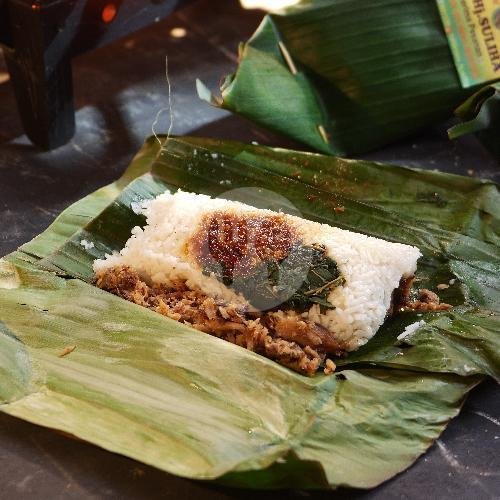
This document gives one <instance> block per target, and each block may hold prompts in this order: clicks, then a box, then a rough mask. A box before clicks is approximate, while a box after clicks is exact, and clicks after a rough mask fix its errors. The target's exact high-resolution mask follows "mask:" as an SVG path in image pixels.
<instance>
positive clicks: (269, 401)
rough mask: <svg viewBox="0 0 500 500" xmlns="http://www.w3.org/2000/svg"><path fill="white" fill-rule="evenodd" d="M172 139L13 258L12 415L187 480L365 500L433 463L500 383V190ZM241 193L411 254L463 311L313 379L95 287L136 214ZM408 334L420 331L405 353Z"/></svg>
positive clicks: (428, 320) (8, 395) (381, 337)
mask: <svg viewBox="0 0 500 500" xmlns="http://www.w3.org/2000/svg"><path fill="white" fill-rule="evenodd" d="M162 141H163V144H162V147H160V145H159V144H158V142H157V141H156V140H154V139H150V140H148V141H147V142H146V144H145V145H144V147H143V149H142V150H141V151H140V152H139V154H138V155H137V157H136V158H135V159H134V161H133V162H132V165H131V166H130V167H129V169H128V170H127V172H126V173H125V175H124V176H123V177H122V178H121V179H120V180H119V181H117V182H115V183H114V184H112V185H110V186H107V187H105V188H103V189H101V190H99V191H97V192H95V193H93V194H91V195H89V196H87V197H86V198H84V199H82V200H81V201H79V202H77V203H75V204H74V205H72V206H71V207H69V208H68V209H67V210H65V211H64V212H63V213H62V214H61V215H60V216H59V217H58V218H57V219H56V221H55V222H54V223H53V224H52V225H51V226H50V227H49V228H48V229H47V230H46V231H45V232H44V233H42V234H41V235H40V236H38V237H37V238H35V239H34V240H33V241H31V242H29V243H27V244H25V245H23V246H22V247H21V248H20V249H19V250H18V251H16V252H14V253H12V254H10V255H8V256H6V257H5V258H4V259H2V260H0V410H2V411H4V412H6V413H8V414H10V415H14V416H16V417H19V418H22V419H25V420H28V421H30V422H34V423H36V424H40V425H44V426H47V427H52V428H56V429H60V430H63V431H65V432H68V433H71V434H73V435H75V436H77V437H79V438H81V439H84V440H87V441H89V442H92V443H94V444H96V445H98V446H101V447H103V448H105V449H107V450H111V451H114V452H117V453H121V454H123V455H126V456H129V457H132V458H134V459H136V460H140V461H142V462H144V463H147V464H150V465H153V466H156V467H158V468H160V469H163V470H165V471H168V472H170V473H173V474H177V475H180V476H184V477H188V478H196V479H205V480H213V479H217V480H218V481H219V482H221V483H224V484H228V485H233V486H239V487H251V488H281V487H286V488H292V487H296V488H328V487H336V486H339V485H343V486H351V487H359V488H370V487H373V486H376V485H378V484H380V483H381V482H383V481H385V480H387V479H388V478H390V477H392V476H394V475H395V474H397V473H398V472H400V471H402V470H404V469H405V468H407V467H408V466H410V465H411V464H412V463H413V462H414V461H415V460H416V458H417V457H418V456H419V455H421V454H422V453H424V452H425V450H426V449H427V448H428V447H429V446H430V445H431V444H432V442H433V441H434V440H435V439H436V438H437V437H438V436H439V435H440V433H441V432H442V431H443V429H444V428H445V426H446V425H447V423H448V422H449V420H450V419H451V418H453V417H454V416H456V415H457V414H458V412H459V410H460V407H461V405H462V403H463V401H464V398H465V397H466V394H467V392H468V391H469V390H470V389H471V388H472V387H473V386H475V385H476V384H477V383H479V382H480V381H481V380H482V379H483V378H484V377H485V376H491V377H494V378H496V379H497V380H498V379H500V334H499V331H500V328H499V327H500V318H499V304H500V284H499V278H498V277H499V275H500V249H499V242H500V240H499V230H500V224H499V221H500V213H499V210H500V203H499V193H498V186H497V185H495V184H494V183H492V182H488V181H482V180H479V179H470V178H463V177H459V176H454V175H448V174H442V173H438V172H426V171H420V170H415V169H408V168H402V167H396V166H390V165H380V164H374V163H370V162H364V161H354V160H343V159H339V158H334V157H325V156H321V155H315V154H306V153H299V152H295V151H287V150H278V149H270V148H266V147H261V146H251V145H244V144H239V143H233V142H224V141H217V140H209V139H199V138H171V139H168V140H166V139H165V138H163V139H162ZM320 179H321V180H320ZM239 187H258V188H261V189H267V190H270V191H273V192H275V193H278V194H281V195H283V196H285V197H286V198H287V199H288V200H289V201H290V202H292V204H293V205H295V207H297V208H298V209H299V210H300V211H301V213H302V214H303V216H304V217H306V218H308V219H312V220H317V221H321V222H326V223H329V224H332V225H336V226H339V227H342V228H346V229H349V230H353V231H358V232H363V233H366V234H369V235H373V236H378V237H382V238H385V239H388V240H391V241H398V242H402V243H408V244H413V245H417V246H418V247H419V248H420V249H421V251H422V253H423V254H424V257H423V258H422V259H421V261H420V264H419V269H418V273H417V275H418V279H419V286H420V287H427V288H435V287H436V285H437V284H439V283H449V282H450V280H451V283H453V284H452V285H450V286H449V288H447V289H445V290H443V291H442V293H441V298H442V300H445V301H446V302H449V303H451V304H453V305H454V306H455V307H454V308H453V309H452V310H450V311H445V312H439V313H422V314H417V313H402V314H400V315H398V316H396V317H395V318H393V319H392V320H390V321H389V322H387V323H386V324H384V325H383V327H382V328H381V329H380V331H379V332H378V333H377V335H376V336H375V338H374V339H372V340H371V341H370V342H369V343H368V344H367V345H366V346H364V347H363V348H362V349H360V350H359V351H357V352H355V353H352V354H350V355H349V356H348V357H346V358H343V359H341V360H337V361H338V363H337V365H338V369H337V373H336V374H334V375H330V376H326V375H323V374H321V375H317V376H315V377H313V378H307V377H304V376H301V375H298V374H296V373H294V372H292V371H290V370H288V369H286V368H284V367H282V366H280V365H278V364H276V363H274V362H273V361H270V360H268V359H266V358H263V357H261V356H259V355H257V354H255V353H253V352H250V351H247V350H245V349H243V348H240V347H238V346H235V345H233V344H230V343H227V342H225V341H223V340H220V339H217V338H215V337H211V336H209V335H207V334H204V333H200V332H198V331H196V330H194V329H191V328H189V327H187V326H185V325H183V324H180V323H177V322H175V321H173V320H170V319H168V318H166V317H163V316H161V315H159V314H156V313H154V312H152V311H149V310H147V309H144V308H141V307H140V306H137V305H135V304H132V303H129V302H127V301H124V300H122V299H120V298H118V297H116V296H114V295H111V294H109V293H106V292H104V291H102V290H100V289H98V288H96V287H94V286H92V284H91V281H92V262H93V260H94V259H95V258H97V257H102V256H104V254H105V253H110V252H112V251H115V250H119V249H121V248H122V247H123V245H124V243H125V241H126V240H127V239H128V238H129V236H130V231H131V229H132V228H133V227H134V226H136V225H142V224H144V222H145V220H144V217H143V216H142V215H141V214H137V213H135V212H134V210H133V203H134V202H138V201H141V200H145V199H151V198H153V197H155V196H156V195H157V194H159V193H160V192H162V191H164V190H165V189H174V190H175V189H177V188H181V189H183V190H186V191H187V190H189V191H193V192H200V193H205V194H210V195H213V196H216V195H221V194H223V193H224V192H227V191H228V189H233V188H239ZM257 202H258V200H256V203H257ZM277 203H278V202H277ZM338 206H342V207H344V211H342V212H338V211H335V210H334V208H335V207H338ZM274 208H279V207H274ZM283 209H284V210H286V207H283ZM83 240H85V242H92V243H93V246H92V245H88V244H85V245H82V241H83ZM454 280H455V281H454ZM415 321H422V322H423V323H422V326H421V327H420V328H419V329H418V330H416V331H415V332H414V333H413V334H411V335H409V336H407V337H405V338H404V339H403V340H399V341H398V340H397V336H398V335H399V334H401V333H402V332H403V330H404V328H405V326H406V325H408V324H410V323H414V322H415ZM61 354H65V355H64V356H61Z"/></svg>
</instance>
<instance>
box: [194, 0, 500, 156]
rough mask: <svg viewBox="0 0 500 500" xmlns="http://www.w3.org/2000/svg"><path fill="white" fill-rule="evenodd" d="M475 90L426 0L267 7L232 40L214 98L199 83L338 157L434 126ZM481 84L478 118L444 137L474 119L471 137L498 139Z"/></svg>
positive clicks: (320, 0)
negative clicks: (234, 58) (229, 69)
mask: <svg viewBox="0 0 500 500" xmlns="http://www.w3.org/2000/svg"><path fill="white" fill-rule="evenodd" d="M457 8H458V7H457ZM471 10H472V9H471ZM478 90H479V86H478V85H476V86H475V87H472V88H467V89H464V88H463V87H462V85H461V83H460V80H459V77H458V73H457V68H456V66H455V63H454V61H453V57H452V53H451V50H450V46H449V44H448V40H447V36H446V32H445V29H444V27H443V22H442V20H441V18H440V14H439V9H438V5H437V2H436V1H435V0H416V1H413V2H408V1H407V0H300V1H297V2H296V3H295V4H294V5H293V6H291V7H289V8H287V9H283V10H281V11H279V12H272V13H270V14H268V15H266V16H265V17H264V19H263V21H262V23H261V24H260V26H259V27H258V28H257V30H256V31H255V33H254V34H253V35H252V37H251V38H250V39H249V40H248V41H247V42H245V43H244V44H242V45H241V47H240V51H239V61H238V67H237V69H236V71H235V72H234V74H231V75H228V76H227V77H226V78H225V80H224V82H223V84H222V86H221V89H220V93H221V96H220V97H219V96H213V95H212V94H211V92H210V91H209V90H208V89H207V88H206V87H205V86H204V85H203V84H202V82H198V93H199V95H200V97H201V98H202V99H204V100H207V101H209V102H210V103H212V104H214V105H216V106H220V107H222V108H224V109H228V110H230V111H232V112H234V113H238V114H241V115H243V116H245V117H247V118H249V119H250V120H253V121H255V122H256V123H258V124H260V125H262V126H264V127H267V128H269V129H271V130H274V131H277V132H280V133H282V134H284V135H287V136H289V137H291V138H292V139H294V140H296V141H299V142H301V143H303V144H307V145H308V146H309V147H311V148H314V149H315V150H317V151H320V152H323V153H327V154H340V155H354V154H359V153H364V152H366V151H369V150H372V149H375V148H379V147H381V146H383V145H386V144H389V143H391V142H395V141H397V140H400V139H402V138H404V137H409V136H411V135H412V134H415V133H417V132H419V131H421V130H424V129H426V128H428V127H433V126H436V125H438V124H439V123H441V122H444V121H446V120H448V119H450V118H452V117H453V113H454V110H455V108H457V107H458V106H459V105H462V106H461V108H460V109H463V108H464V107H465V108H468V106H469V105H470V101H467V102H465V103H464V101H466V100H467V99H469V98H470V97H471V95H472V94H474V92H476V91H478ZM488 92H490V90H487V91H482V94H481V95H482V96H484V97H483V98H482V100H480V99H479V98H476V99H475V101H474V102H475V103H476V105H477V107H478V109H480V108H481V107H483V108H484V109H483V111H482V112H481V117H482V118H481V120H480V122H481V123H479V119H478V120H475V122H476V123H475V125H474V126H472V125H471V126H469V127H462V128H460V130H458V129H457V130H456V131H454V133H453V134H452V137H456V136H458V135H462V134H464V133H471V132H475V131H477V130H478V128H479V127H481V129H484V131H482V132H481V133H480V134H478V135H479V138H480V139H482V140H486V142H487V145H488V146H489V143H491V144H493V143H494V142H498V140H496V141H495V139H498V136H499V135H500V133H499V127H498V124H497V123H496V122H497V120H496V119H494V117H495V116H496V109H494V108H493V104H494V103H493V102H492V101H491V100H490V102H489V103H484V106H483V101H485V99H486V93H488ZM463 111H465V110H463ZM477 112H478V111H476V113H477ZM470 119H471V118H470V117H468V118H467V120H470ZM486 136H488V137H486ZM489 136H491V139H490V138H489ZM491 147H493V146H491ZM492 151H493V153H494V154H496V151H495V150H492ZM496 156H497V157H498V155H496Z"/></svg>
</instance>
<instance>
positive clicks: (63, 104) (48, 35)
mask: <svg viewBox="0 0 500 500" xmlns="http://www.w3.org/2000/svg"><path fill="white" fill-rule="evenodd" d="M185 3H187V1H186V0H153V1H151V0H149V1H148V0H127V1H126V2H125V1H123V0H98V1H95V0H40V1H36V2H32V1H30V0H0V43H1V44H2V45H3V47H4V55H5V60H6V63H7V67H8V70H9V73H10V77H11V81H12V84H13V87H14V92H15V96H16V100H17V105H18V109H19V113H20V116H21V120H22V123H23V127H24V130H25V132H26V134H27V136H28V137H29V138H30V140H31V141H32V142H33V143H34V144H36V145H37V146H39V147H40V148H43V149H54V148H57V147H58V146H62V145H63V144H65V143H66V142H68V141H69V140H70V139H71V138H72V137H73V135H74V133H75V112H74V106H73V82H72V75H71V58H72V57H73V56H76V55H78V54H81V53H83V52H86V51H88V50H91V49H94V48H96V47H99V46H101V45H104V44H106V43H109V42H111V41H113V40H115V39H116V38H119V37H121V36H124V35H126V34H128V33H130V32H132V31H135V30H137V29H139V28H142V27H144V26H146V25H148V24H151V23H152V22H155V21H158V20H159V19H161V18H163V17H166V16H167V15H169V14H170V13H171V12H172V11H174V10H175V9H176V8H178V7H179V6H180V5H181V4H185ZM111 70H112V68H111Z"/></svg>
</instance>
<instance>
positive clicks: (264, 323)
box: [96, 267, 452, 376]
mask: <svg viewBox="0 0 500 500" xmlns="http://www.w3.org/2000/svg"><path fill="white" fill-rule="evenodd" d="M412 281H413V277H411V278H405V279H403V280H402V281H401V283H400V288H399V289H398V290H397V291H395V292H394V294H393V303H392V306H391V309H390V311H389V314H392V312H393V311H394V310H413V311H443V310H447V309H450V308H451V307H452V306H451V305H449V304H444V303H440V300H439V297H438V296H437V295H436V294H435V293H434V292H432V291H430V290H427V289H422V290H419V295H418V299H417V300H415V301H413V302H410V301H409V299H408V295H409V292H410V289H411V283H412ZM96 285H97V286H98V287H99V288H102V289H103V290H106V291H108V292H111V293H113V294H115V295H118V296H119V297H122V298H123V299H125V300H128V301H130V302H134V303H135V304H138V305H141V306H144V307H147V308H148V309H152V310H153V311H156V312H157V313H159V314H162V315H163V316H167V317H168V318H171V319H173V320H175V321H179V322H182V323H185V324H187V325H190V326H192V327H193V328H196V329H197V330H200V331H202V332H205V333H208V334H210V335H214V336H216V337H219V338H221V339H224V340H227V341H229V342H232V343H233V344H237V345H239V346H241V347H244V348H246V349H249V350H250V351H254V352H256V353H258V354H261V355H263V356H266V357H267V358H270V359H272V360H274V361H277V362H278V363H280V364H281V365H284V366H287V367H288V368H291V369H292V370H295V371H297V372H299V373H302V374H304V375H308V376H312V375H314V374H315V373H316V371H317V370H318V369H319V368H320V367H321V366H324V370H323V371H324V373H326V374H331V373H333V372H334V371H335V368H336V367H335V363H334V362H333V361H332V360H330V359H326V356H327V354H334V355H335V356H341V355H342V354H343V353H344V352H345V345H343V344H342V343H341V342H339V341H338V340H336V339H335V336H334V335H333V334H332V332H330V331H329V330H327V329H326V328H324V327H322V326H321V325H318V324H316V323H313V322H310V321H306V320H304V319H303V318H302V317H301V316H299V315H298V314H297V313H295V312H293V311H286V312H284V311H271V312H264V313H259V314H256V313H255V312H250V311H248V310H246V309H245V308H244V307H242V306H239V305H235V304H227V303H225V302H223V301H218V300H215V299H213V298H212V297H209V296H207V295H206V294H204V293H202V292H200V291H195V290H190V289H189V288H188V287H187V286H186V284H185V283H184V282H181V281H179V282H176V283H173V284H172V285H171V286H166V285H152V286H149V285H148V284H147V283H146V282H144V281H143V280H141V278H140V277H139V275H138V274H137V273H136V272H134V271H133V270H132V269H131V268H129V267H116V268H112V269H108V270H105V271H103V272H101V273H99V274H98V275H97V277H96Z"/></svg>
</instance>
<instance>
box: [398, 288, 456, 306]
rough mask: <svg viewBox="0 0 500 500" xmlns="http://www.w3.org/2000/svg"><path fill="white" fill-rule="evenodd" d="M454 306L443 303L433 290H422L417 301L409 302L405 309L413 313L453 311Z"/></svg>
mask: <svg viewBox="0 0 500 500" xmlns="http://www.w3.org/2000/svg"><path fill="white" fill-rule="evenodd" d="M452 307H453V306H451V305H450V304H446V303H445V302H441V301H440V299H439V297H438V296H437V294H436V293H434V292H432V291H431V290H427V288H422V289H421V290H419V291H418V297H417V300H414V301H412V302H408V303H407V304H406V305H405V307H404V309H406V310H411V311H427V312H432V311H447V310H448V309H451V308H452Z"/></svg>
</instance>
